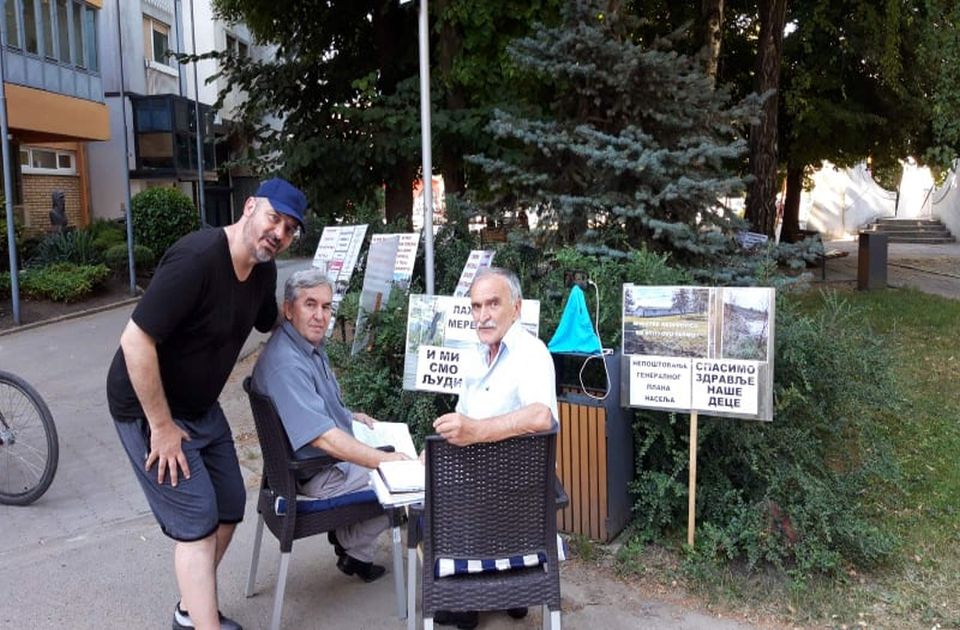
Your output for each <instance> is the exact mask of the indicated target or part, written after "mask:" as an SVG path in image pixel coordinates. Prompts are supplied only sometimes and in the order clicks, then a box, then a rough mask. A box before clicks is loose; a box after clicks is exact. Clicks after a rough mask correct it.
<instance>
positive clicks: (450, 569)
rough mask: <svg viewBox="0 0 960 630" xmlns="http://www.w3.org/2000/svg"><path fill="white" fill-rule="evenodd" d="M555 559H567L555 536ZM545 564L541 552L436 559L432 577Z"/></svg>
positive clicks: (563, 545) (563, 546)
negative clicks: (505, 555) (499, 556)
mask: <svg viewBox="0 0 960 630" xmlns="http://www.w3.org/2000/svg"><path fill="white" fill-rule="evenodd" d="M557 559H558V560H560V561H561V562H562V561H564V560H566V559H567V548H566V543H564V541H563V538H561V537H560V535H559V534H558V535H557ZM546 564H547V554H546V553H545V552H543V551H538V552H537V553H531V554H526V555H522V556H510V557H509V558H497V559H489V558H487V559H480V560H463V559H457V558H437V561H436V564H435V565H434V569H433V572H434V575H435V576H436V577H438V578H443V577H450V576H451V575H469V574H475V573H493V572H495V571H510V570H512V569H523V568H529V567H538V566H540V565H546Z"/></svg>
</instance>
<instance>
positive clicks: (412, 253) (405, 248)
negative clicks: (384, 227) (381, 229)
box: [370, 232, 420, 284]
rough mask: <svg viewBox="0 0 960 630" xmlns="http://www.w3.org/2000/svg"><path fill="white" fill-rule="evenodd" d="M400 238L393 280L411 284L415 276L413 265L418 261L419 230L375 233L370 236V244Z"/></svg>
mask: <svg viewBox="0 0 960 630" xmlns="http://www.w3.org/2000/svg"><path fill="white" fill-rule="evenodd" d="M390 238H394V239H398V240H399V243H398V245H397V260H396V263H395V264H394V267H393V281H394V282H397V283H400V284H410V279H411V278H413V267H414V265H415V264H416V262H417V249H419V247H420V233H419V232H403V233H400V234H374V235H373V236H371V237H370V246H371V247H372V246H373V244H374V243H379V242H380V241H383V240H385V239H390Z"/></svg>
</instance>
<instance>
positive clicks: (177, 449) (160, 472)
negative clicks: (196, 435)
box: [146, 422, 190, 487]
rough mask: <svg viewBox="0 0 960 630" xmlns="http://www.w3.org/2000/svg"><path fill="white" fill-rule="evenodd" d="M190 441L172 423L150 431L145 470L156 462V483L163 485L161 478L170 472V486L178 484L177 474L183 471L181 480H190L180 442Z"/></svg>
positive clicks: (185, 433) (183, 432)
mask: <svg viewBox="0 0 960 630" xmlns="http://www.w3.org/2000/svg"><path fill="white" fill-rule="evenodd" d="M184 440H186V441H188V442H189V441H190V435H189V434H188V433H187V432H186V431H184V430H183V429H181V428H180V427H179V426H177V425H176V424H174V423H173V422H169V423H167V424H164V425H163V426H161V427H159V428H151V430H150V454H149V455H147V462H146V469H147V470H150V467H151V466H153V464H154V463H155V462H156V464H157V483H158V484H162V483H163V477H164V475H165V474H166V473H167V471H169V472H170V485H171V486H174V487H176V485H177V483H178V482H179V479H180V477H179V473H180V471H183V478H184V479H189V478H190V466H189V465H187V457H186V455H184V454H183V447H182V446H181V444H182V442H183V441H184Z"/></svg>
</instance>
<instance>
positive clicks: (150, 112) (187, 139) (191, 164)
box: [130, 94, 217, 181]
mask: <svg viewBox="0 0 960 630" xmlns="http://www.w3.org/2000/svg"><path fill="white" fill-rule="evenodd" d="M130 102H131V104H132V107H133V134H134V151H135V154H136V168H135V170H133V171H131V172H130V177H132V178H134V179H175V180H180V181H196V180H197V166H198V164H197V162H198V160H197V129H196V114H195V112H194V101H192V100H190V99H188V98H184V97H182V96H179V95H176V94H156V95H150V96H140V95H133V94H131V95H130ZM212 120H213V113H212V110H211V109H210V106H209V105H204V104H202V103H201V104H200V122H201V124H202V125H203V129H202V138H203V171H204V172H203V179H204V181H207V180H211V181H215V180H216V179H217V173H216V168H217V163H216V155H215V152H214V134H213V124H212Z"/></svg>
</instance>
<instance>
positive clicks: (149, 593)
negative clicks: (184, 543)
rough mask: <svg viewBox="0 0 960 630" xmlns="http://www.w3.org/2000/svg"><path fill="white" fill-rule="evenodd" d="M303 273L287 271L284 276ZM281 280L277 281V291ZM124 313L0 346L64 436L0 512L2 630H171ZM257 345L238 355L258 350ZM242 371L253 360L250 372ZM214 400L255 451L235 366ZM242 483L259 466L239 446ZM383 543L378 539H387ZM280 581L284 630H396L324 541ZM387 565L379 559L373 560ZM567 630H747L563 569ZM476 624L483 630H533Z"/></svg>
mask: <svg viewBox="0 0 960 630" xmlns="http://www.w3.org/2000/svg"><path fill="white" fill-rule="evenodd" d="M306 264H309V263H308V262H306V263H304V262H286V263H283V264H282V265H281V269H280V274H281V278H285V277H286V275H287V274H289V273H290V272H291V271H292V270H293V269H296V268H298V267H300V266H305V265H306ZM281 282H282V280H281ZM132 308H133V307H132V306H125V307H122V308H117V309H114V310H109V311H105V312H101V313H97V314H94V315H89V316H86V317H80V318H77V319H71V320H68V321H63V322H58V323H55V324H50V325H48V326H42V327H38V328H34V329H31V330H26V331H21V332H17V333H14V334H10V335H5V336H2V337H0V366H2V367H3V369H5V370H10V371H13V372H16V373H18V374H20V375H21V376H23V377H24V378H26V379H27V380H28V381H30V382H31V383H32V384H33V385H34V386H35V387H36V388H37V389H38V390H39V391H40V392H41V394H42V395H43V396H44V398H45V399H46V400H47V403H48V404H49V406H50V408H51V411H52V412H53V415H54V417H55V419H56V423H57V428H58V431H59V434H60V449H61V450H60V466H59V470H58V472H57V476H56V478H55V479H54V482H53V485H52V486H51V487H50V490H49V491H48V492H47V494H46V495H44V496H43V497H42V498H41V499H40V500H39V501H38V502H36V503H35V504H33V505H32V506H29V507H25V508H14V507H7V506H0V540H2V545H0V594H2V595H0V628H29V629H31V630H47V629H51V630H52V629H60V628H77V629H81V630H82V629H86V628H91V629H92V628H97V629H98V630H103V629H106V630H110V629H114V628H115V629H129V628H168V627H170V626H169V624H170V618H171V615H172V608H173V605H174V603H175V602H176V599H177V594H176V584H175V582H174V578H173V571H172V554H171V550H172V545H171V544H170V542H169V541H168V540H167V539H166V538H165V537H164V536H163V535H162V534H161V533H160V532H159V530H158V528H157V526H156V525H155V524H154V521H153V518H152V516H151V515H150V514H149V510H148V508H147V506H146V502H145V501H144V499H143V497H142V494H141V492H140V489H139V488H138V487H137V485H136V482H135V480H134V476H133V474H132V472H131V471H130V469H129V466H130V464H129V462H128V461H127V459H126V458H125V457H124V456H123V455H122V452H121V449H120V446H119V443H118V440H117V437H116V434H115V431H114V428H113V425H112V422H111V421H110V419H109V416H108V413H107V407H106V397H105V393H104V383H105V379H106V371H107V367H108V366H109V363H110V360H111V359H112V357H113V354H114V352H115V350H116V347H117V340H118V338H119V335H120V332H121V330H122V329H123V326H124V325H125V323H126V321H127V319H128V317H129V315H130V312H131V311H132ZM263 338H264V337H263V336H252V337H251V339H250V340H249V341H248V343H247V345H246V346H245V347H246V349H247V350H251V349H254V348H255V347H256V346H257V345H258V344H259V343H260V342H261V341H262V340H263ZM247 363H249V362H247ZM239 365H240V367H239V368H238V370H237V371H236V372H235V375H234V376H233V377H231V383H230V384H229V385H228V388H227V389H226V390H225V392H224V395H223V397H221V401H222V403H223V405H224V408H225V409H226V410H227V415H228V417H231V423H232V424H234V427H235V432H236V433H237V434H238V439H239V440H241V442H242V443H244V442H245V443H246V444H248V445H249V444H250V439H249V435H248V434H246V427H247V426H248V424H247V423H248V422H249V420H245V419H244V414H245V413H246V414H249V411H248V409H247V405H246V401H245V400H244V398H243V396H242V393H241V392H240V388H239V381H240V379H241V378H242V376H244V375H245V374H241V373H240V372H241V371H243V370H246V371H249V366H248V365H246V364H245V363H243V362H241V364H239ZM241 465H242V466H243V467H244V469H245V473H246V474H247V477H248V481H249V483H250V484H254V483H255V479H256V474H257V469H258V468H259V462H258V461H256V457H255V449H254V448H245V447H243V446H241ZM253 494H254V493H252V492H251V493H250V494H249V500H248V505H247V520H246V521H245V522H244V523H242V524H241V525H240V527H239V528H238V530H237V535H236V539H235V541H234V544H233V545H232V546H231V549H230V552H229V553H228V554H227V555H226V557H225V558H224V562H223V566H222V567H221V571H220V585H219V587H220V603H221V608H222V609H223V610H224V611H225V612H227V613H228V614H229V615H231V616H233V617H235V618H236V619H238V620H240V621H241V622H242V623H243V624H244V625H245V627H246V628H248V630H256V629H257V628H264V627H266V625H267V622H268V618H269V611H270V607H271V605H272V598H273V591H274V588H273V584H274V581H275V579H276V570H277V563H278V555H279V554H278V549H277V546H276V543H275V541H274V540H273V539H272V537H270V536H269V534H268V535H267V540H266V542H265V544H264V546H263V552H262V558H261V564H260V572H259V581H258V584H259V589H258V590H259V595H258V596H257V597H254V598H252V599H246V598H244V596H243V588H244V584H245V581H246V572H247V565H248V563H249V559H250V556H251V553H252V545H253V540H252V538H253V533H254V529H255V514H256V508H255V504H254V502H253ZM384 542H386V541H384ZM295 549H296V552H295V554H294V557H293V561H292V562H291V567H290V575H289V579H288V583H287V594H286V599H285V601H286V606H285V611H284V621H285V627H286V628H297V629H310V628H337V629H339V628H344V629H353V628H370V629H378V628H390V629H397V630H399V629H400V628H405V627H406V626H405V623H404V622H401V621H400V620H399V619H397V618H396V616H395V609H394V599H393V591H392V588H393V587H392V576H391V575H388V576H387V577H386V578H384V579H382V580H380V581H379V582H376V583H374V584H372V585H366V584H363V583H362V582H360V581H359V580H356V579H353V578H347V577H345V576H343V575H341V574H340V573H339V571H337V570H336V568H335V567H334V564H335V558H334V556H333V552H332V549H331V547H330V545H329V544H327V542H326V540H325V538H324V537H322V536H321V537H315V538H313V539H310V540H305V541H301V542H299V543H297V545H296V546H295ZM379 560H380V561H382V562H384V563H387V561H388V560H389V554H388V551H387V548H386V547H385V546H384V548H383V549H382V550H381V552H380V558H379ZM563 611H564V613H563V614H564V626H565V627H567V628H573V629H576V628H590V629H593V628H604V629H611V630H620V629H622V630H634V629H636V628H648V629H651V630H657V629H667V628H671V629H676V628H680V629H687V630H695V629H707V628H710V629H719V630H728V629H729V630H735V629H737V630H743V629H747V628H751V627H753V626H749V625H745V624H740V623H736V622H732V621H727V620H725V619H719V618H717V617H716V616H714V615H712V614H710V613H707V612H702V611H696V610H688V609H684V608H681V607H679V606H676V605H673V604H670V603H667V602H663V601H658V600H654V599H650V598H647V597H645V596H644V593H640V592H637V591H636V590H635V589H631V588H629V587H628V586H626V585H625V584H623V583H621V582H619V581H616V580H613V579H609V578H605V577H603V576H602V575H601V574H600V573H599V572H597V571H596V570H593V569H590V568H589V567H585V566H582V565H579V564H578V563H576V562H575V561H571V562H569V563H567V564H566V565H565V566H564V567H563ZM538 624H539V615H537V614H531V617H530V618H529V619H527V620H526V621H524V622H514V621H512V620H510V619H509V618H507V617H506V616H505V615H495V616H494V615H490V616H485V617H484V618H483V620H482V627H483V628H489V629H491V630H498V629H499V630H508V629H509V630H517V629H519V628H534V627H539V625H538Z"/></svg>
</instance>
